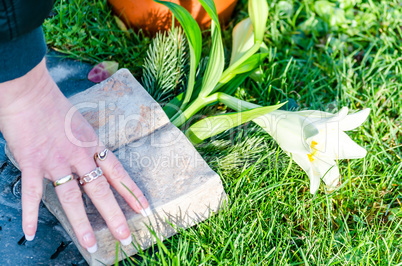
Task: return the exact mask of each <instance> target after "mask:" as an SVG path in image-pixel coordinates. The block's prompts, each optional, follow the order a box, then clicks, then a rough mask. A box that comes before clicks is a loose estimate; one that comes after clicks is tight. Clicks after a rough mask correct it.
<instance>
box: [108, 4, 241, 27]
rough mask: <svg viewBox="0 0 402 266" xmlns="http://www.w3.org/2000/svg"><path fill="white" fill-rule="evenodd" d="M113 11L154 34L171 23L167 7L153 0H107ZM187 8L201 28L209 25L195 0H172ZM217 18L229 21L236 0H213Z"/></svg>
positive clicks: (170, 14)
mask: <svg viewBox="0 0 402 266" xmlns="http://www.w3.org/2000/svg"><path fill="white" fill-rule="evenodd" d="M108 2H109V3H110V5H111V6H112V8H113V10H114V12H115V13H116V14H117V15H119V16H120V18H121V19H122V20H123V21H124V22H125V23H126V24H127V25H128V26H130V27H131V28H134V29H137V30H138V29H143V30H144V31H145V32H149V33H151V34H155V33H156V32H158V31H159V30H167V29H169V28H170V27H171V25H172V13H171V12H170V11H169V9H168V8H167V7H165V6H164V5H162V4H158V3H156V2H154V1H153V0H108ZM170 2H174V3H176V4H180V5H181V6H183V7H184V8H185V9H187V10H188V11H189V12H190V13H191V15H192V16H193V17H194V18H195V19H196V20H197V22H198V24H199V25H200V26H201V28H206V27H208V26H209V25H210V23H211V19H210V17H209V16H208V14H207V12H206V11H205V10H204V8H203V7H202V6H201V4H200V3H199V2H198V1H197V0H172V1H170ZM214 2H215V5H216V9H217V12H218V15H219V19H220V21H221V22H222V23H224V22H227V21H229V19H230V16H231V15H232V12H233V9H234V7H235V5H236V2H237V0H214Z"/></svg>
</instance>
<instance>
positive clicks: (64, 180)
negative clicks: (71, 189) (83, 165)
mask: <svg viewBox="0 0 402 266" xmlns="http://www.w3.org/2000/svg"><path fill="white" fill-rule="evenodd" d="M73 179H74V176H73V175H66V176H65V177H62V178H59V179H57V180H56V181H54V182H53V186H54V187H57V186H60V185H63V184H65V183H67V182H70V181H71V180H73Z"/></svg>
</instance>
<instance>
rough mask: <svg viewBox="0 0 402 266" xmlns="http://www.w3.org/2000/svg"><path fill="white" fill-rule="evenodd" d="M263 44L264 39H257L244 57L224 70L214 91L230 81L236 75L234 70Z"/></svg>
mask: <svg viewBox="0 0 402 266" xmlns="http://www.w3.org/2000/svg"><path fill="white" fill-rule="evenodd" d="M261 44H262V41H257V42H256V43H255V44H254V45H253V46H252V47H251V48H250V49H249V50H248V51H247V52H246V53H245V54H244V55H243V56H242V57H240V58H239V59H238V60H237V61H236V62H234V63H233V65H231V66H229V67H228V68H227V69H226V70H225V71H223V73H222V76H221V79H220V80H219V83H218V84H217V85H216V86H215V88H214V89H213V91H212V92H215V91H217V90H218V89H219V88H221V87H222V86H223V85H224V84H226V83H227V82H228V81H230V80H231V79H232V78H233V77H234V76H233V74H232V72H233V70H235V69H236V68H237V67H238V66H240V65H241V64H243V62H244V61H246V60H247V59H248V58H249V57H250V56H252V55H253V54H255V53H256V52H257V51H258V49H260V47H261Z"/></svg>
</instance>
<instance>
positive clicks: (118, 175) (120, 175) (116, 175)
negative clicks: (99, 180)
mask: <svg viewBox="0 0 402 266" xmlns="http://www.w3.org/2000/svg"><path fill="white" fill-rule="evenodd" d="M125 177H126V170H125V169H124V167H123V165H122V164H121V163H120V162H119V161H117V162H116V163H115V164H114V165H113V168H112V174H111V176H110V179H112V180H113V181H117V182H119V181H123V179H124V178H125Z"/></svg>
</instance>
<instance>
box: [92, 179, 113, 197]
mask: <svg viewBox="0 0 402 266" xmlns="http://www.w3.org/2000/svg"><path fill="white" fill-rule="evenodd" d="M111 192H112V191H111V190H110V185H109V183H108V182H107V181H106V180H99V182H97V183H96V184H94V187H93V189H92V191H91V196H92V197H93V198H102V199H104V198H105V197H107V196H108V195H109V194H110V193H111Z"/></svg>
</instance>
